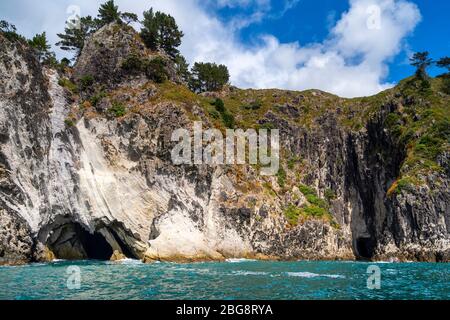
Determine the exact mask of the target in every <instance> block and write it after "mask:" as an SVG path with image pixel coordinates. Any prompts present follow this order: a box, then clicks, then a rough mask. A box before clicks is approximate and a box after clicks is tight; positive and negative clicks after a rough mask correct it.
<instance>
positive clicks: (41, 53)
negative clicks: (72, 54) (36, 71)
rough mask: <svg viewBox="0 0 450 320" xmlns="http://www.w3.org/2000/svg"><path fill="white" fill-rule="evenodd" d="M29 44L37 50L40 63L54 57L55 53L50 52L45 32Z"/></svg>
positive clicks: (36, 36) (37, 35)
mask: <svg viewBox="0 0 450 320" xmlns="http://www.w3.org/2000/svg"><path fill="white" fill-rule="evenodd" d="M28 44H29V45H30V46H31V47H32V48H33V49H34V50H35V52H36V55H37V57H38V60H39V61H40V62H43V61H44V60H47V59H51V58H52V57H54V53H53V52H51V51H50V48H51V46H50V45H49V44H48V42H47V36H46V34H45V32H43V33H41V34H36V35H35V36H34V37H33V39H31V40H29V41H28Z"/></svg>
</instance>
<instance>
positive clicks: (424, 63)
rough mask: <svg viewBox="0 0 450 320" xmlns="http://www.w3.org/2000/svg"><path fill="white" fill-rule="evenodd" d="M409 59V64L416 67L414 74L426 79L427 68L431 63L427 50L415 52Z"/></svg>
mask: <svg viewBox="0 0 450 320" xmlns="http://www.w3.org/2000/svg"><path fill="white" fill-rule="evenodd" d="M409 60H410V61H411V65H412V66H414V67H416V76H417V77H418V78H419V79H422V80H425V79H427V78H428V74H427V68H428V67H429V66H430V65H431V64H432V63H433V59H431V58H429V53H428V51H424V52H416V53H415V54H414V55H413V56H412V58H410V59H409Z"/></svg>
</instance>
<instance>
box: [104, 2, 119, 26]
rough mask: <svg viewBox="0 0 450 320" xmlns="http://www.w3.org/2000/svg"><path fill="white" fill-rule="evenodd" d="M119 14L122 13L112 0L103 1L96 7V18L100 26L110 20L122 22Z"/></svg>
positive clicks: (110, 21)
mask: <svg viewBox="0 0 450 320" xmlns="http://www.w3.org/2000/svg"><path fill="white" fill-rule="evenodd" d="M121 15H122V13H121V12H120V11H119V7H118V6H116V4H115V3H114V0H109V1H107V2H105V3H104V4H102V5H100V8H99V9H98V19H99V21H100V24H101V25H102V26H104V25H107V24H109V23H112V22H119V23H120V22H122V19H121Z"/></svg>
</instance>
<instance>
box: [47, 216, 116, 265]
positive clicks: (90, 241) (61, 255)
mask: <svg viewBox="0 0 450 320" xmlns="http://www.w3.org/2000/svg"><path fill="white" fill-rule="evenodd" d="M47 245H48V247H49V248H50V249H51V250H52V252H53V253H54V254H55V256H56V258H58V259H65V260H84V259H92V260H109V259H110V258H111V256H112V254H113V249H112V247H111V245H110V244H109V243H108V241H107V240H106V239H105V237H104V236H103V235H102V234H101V233H98V232H94V233H93V234H91V233H90V232H89V231H87V230H86V229H85V228H83V227H82V226H81V225H80V224H79V223H77V222H66V223H64V224H61V225H58V226H57V227H56V228H53V229H52V232H51V235H50V237H49V239H48V241H47Z"/></svg>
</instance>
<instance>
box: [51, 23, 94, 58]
mask: <svg viewBox="0 0 450 320" xmlns="http://www.w3.org/2000/svg"><path fill="white" fill-rule="evenodd" d="M77 24H78V25H77ZM97 27H98V24H97V22H96V21H95V20H94V19H92V17H91V16H87V17H82V18H80V20H79V21H76V20H72V21H71V24H70V25H68V26H66V28H65V29H64V33H58V34H57V36H58V37H59V38H60V39H61V41H59V42H58V43H56V45H57V46H59V47H61V49H62V50H67V51H75V57H78V56H79V55H80V53H81V50H82V49H83V47H84V43H85V41H86V39H87V38H88V37H89V36H90V35H91V34H93V33H94V32H95V31H96V30H97Z"/></svg>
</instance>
